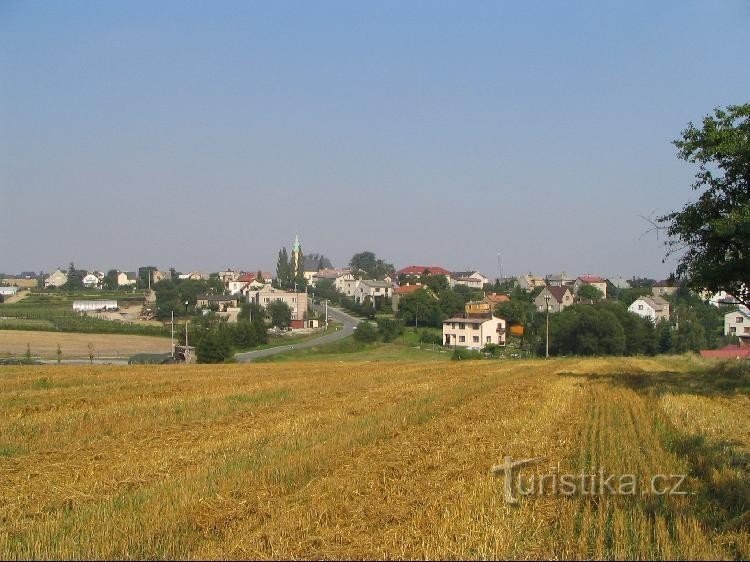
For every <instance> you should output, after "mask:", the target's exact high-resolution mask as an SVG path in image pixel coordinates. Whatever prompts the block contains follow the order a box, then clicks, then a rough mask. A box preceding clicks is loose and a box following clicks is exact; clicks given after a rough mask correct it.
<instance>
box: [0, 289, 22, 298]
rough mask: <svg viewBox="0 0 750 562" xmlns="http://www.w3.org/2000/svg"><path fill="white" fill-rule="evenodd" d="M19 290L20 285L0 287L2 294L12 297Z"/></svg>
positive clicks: (0, 293)
mask: <svg viewBox="0 0 750 562" xmlns="http://www.w3.org/2000/svg"><path fill="white" fill-rule="evenodd" d="M17 292H18V287H0V295H3V296H4V297H12V296H13V295H15V294H16V293H17Z"/></svg>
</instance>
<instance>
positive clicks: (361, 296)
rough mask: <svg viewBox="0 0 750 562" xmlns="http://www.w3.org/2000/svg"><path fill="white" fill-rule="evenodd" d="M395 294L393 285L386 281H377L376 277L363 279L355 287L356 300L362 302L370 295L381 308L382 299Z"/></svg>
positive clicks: (373, 301)
mask: <svg viewBox="0 0 750 562" xmlns="http://www.w3.org/2000/svg"><path fill="white" fill-rule="evenodd" d="M392 296H393V285H392V284H391V283H387V282H386V281H375V280H374V279H362V280H360V281H359V283H357V285H356V287H355V288H354V301H355V302H357V303H359V304H362V303H364V302H365V299H366V298H367V297H370V300H371V301H372V304H373V305H374V306H375V307H376V308H379V306H380V304H382V301H383V300H385V299H390V298H391V297H392Z"/></svg>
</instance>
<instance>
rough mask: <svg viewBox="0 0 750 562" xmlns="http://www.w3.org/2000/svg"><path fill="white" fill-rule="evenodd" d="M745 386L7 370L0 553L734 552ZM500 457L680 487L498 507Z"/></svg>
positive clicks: (663, 373) (681, 380)
mask: <svg viewBox="0 0 750 562" xmlns="http://www.w3.org/2000/svg"><path fill="white" fill-rule="evenodd" d="M749 393H750V377H749V376H748V374H747V372H746V371H745V370H743V369H740V368H737V367H732V368H720V369H719V368H716V367H714V366H711V365H710V364H708V363H703V362H701V361H699V360H695V359H691V358H682V357H679V358H658V359H623V358H615V359H590V360H575V359H556V360H550V361H546V362H545V361H541V360H539V361H523V362H520V361H505V362H500V361H477V362H473V361H462V362H446V363H439V364H436V363H418V362H414V363H374V362H372V363H356V362H354V363H345V364H339V363H314V362H310V363H289V364H257V365H253V364H249V365H223V366H208V365H206V366H184V365H174V366H155V367H112V366H86V367H84V368H81V367H72V366H63V367H7V368H2V369H0V403H1V404H2V407H1V408H0V415H2V416H3V419H2V425H3V427H4V431H3V433H2V435H1V436H0V491H1V492H2V495H1V496H0V522H1V523H2V524H0V557H2V558H137V559H141V558H449V559H455V558H521V559H523V558H660V559H666V558H713V557H717V558H748V557H750V512H748V511H747V510H748V509H749V508H748V505H750V480H749V479H748V471H749V470H750V465H749V464H748V461H749V460H750V459H749V458H748V453H749V452H750V433H749V430H750V398H748V394H749ZM505 456H511V457H512V458H513V459H527V458H532V457H542V458H543V459H542V460H541V461H539V462H537V463H533V464H530V465H529V466H528V467H525V468H523V469H522V470H521V469H518V472H519V473H522V474H523V475H524V476H525V477H526V478H527V479H530V478H531V477H533V476H541V475H545V474H550V473H556V474H567V473H575V474H577V473H581V472H583V473H585V474H595V473H596V472H597V471H598V470H599V469H600V468H602V469H604V470H606V471H607V473H608V474H616V475H627V474H632V475H635V476H636V477H637V479H638V482H639V483H641V482H650V480H649V479H650V478H651V477H652V476H653V475H658V474H662V475H682V474H685V475H687V476H686V478H685V481H684V482H683V483H682V488H681V490H680V491H686V492H688V494H687V495H655V494H654V493H653V492H651V493H647V494H641V493H638V494H636V495H611V494H605V493H599V494H587V493H585V489H584V490H578V493H577V494H574V495H567V496H566V495H562V494H554V493H552V490H553V488H550V489H549V490H547V493H542V494H540V495H537V496H523V495H520V494H521V490H515V491H514V492H513V494H514V497H515V498H516V499H517V500H518V503H517V504H516V505H510V504H508V503H506V502H505V501H504V479H503V477H502V475H500V476H496V475H493V474H491V472H490V467H492V466H493V465H496V464H498V463H501V462H502V461H503V459H504V457H505ZM663 484H664V483H663V482H662V485H663ZM643 490H644V491H646V488H645V487H644V488H643ZM639 491H640V487H639Z"/></svg>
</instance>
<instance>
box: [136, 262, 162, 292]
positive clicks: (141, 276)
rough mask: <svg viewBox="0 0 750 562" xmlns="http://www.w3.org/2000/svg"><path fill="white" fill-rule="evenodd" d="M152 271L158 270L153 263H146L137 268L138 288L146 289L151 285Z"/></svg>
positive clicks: (152, 281) (152, 282)
mask: <svg viewBox="0 0 750 562" xmlns="http://www.w3.org/2000/svg"><path fill="white" fill-rule="evenodd" d="M154 271H158V268H157V267H156V266H155V265H146V266H143V267H139V268H138V285H137V286H138V288H139V289H147V288H148V287H149V286H153V284H154V277H153V275H154ZM149 279H150V280H149ZM152 288H153V287H152Z"/></svg>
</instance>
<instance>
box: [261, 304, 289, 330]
mask: <svg viewBox="0 0 750 562" xmlns="http://www.w3.org/2000/svg"><path fill="white" fill-rule="evenodd" d="M266 313H267V314H268V317H269V318H270V319H271V325H272V326H276V327H277V328H287V327H288V326H289V325H290V324H291V322H292V309H291V308H289V305H288V304H286V303H285V302H284V301H280V300H274V301H272V302H270V303H269V304H268V307H267V308H266Z"/></svg>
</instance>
